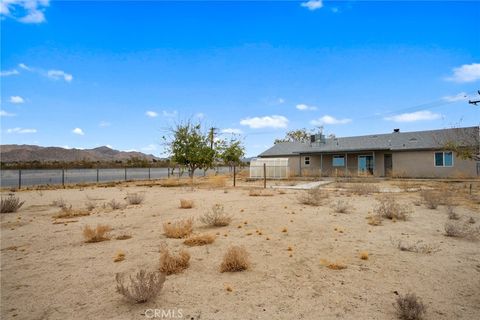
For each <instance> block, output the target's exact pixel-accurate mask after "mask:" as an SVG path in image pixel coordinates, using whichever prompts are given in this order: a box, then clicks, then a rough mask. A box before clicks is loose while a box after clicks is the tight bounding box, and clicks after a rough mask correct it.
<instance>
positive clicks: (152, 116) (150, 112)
mask: <svg viewBox="0 0 480 320" xmlns="http://www.w3.org/2000/svg"><path fill="white" fill-rule="evenodd" d="M145 115H146V116H147V117H150V118H155V117H158V113H156V112H155V111H147V112H145Z"/></svg>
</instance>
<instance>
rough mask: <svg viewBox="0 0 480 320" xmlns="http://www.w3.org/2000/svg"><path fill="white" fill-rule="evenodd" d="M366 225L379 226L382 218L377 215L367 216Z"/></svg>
mask: <svg viewBox="0 0 480 320" xmlns="http://www.w3.org/2000/svg"><path fill="white" fill-rule="evenodd" d="M367 223H368V224H369V225H371V226H381V225H382V218H381V217H380V216H378V215H369V216H367Z"/></svg>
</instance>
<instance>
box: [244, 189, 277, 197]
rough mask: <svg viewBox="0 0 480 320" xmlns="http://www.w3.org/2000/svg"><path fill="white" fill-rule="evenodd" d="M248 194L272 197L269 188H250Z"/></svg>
mask: <svg viewBox="0 0 480 320" xmlns="http://www.w3.org/2000/svg"><path fill="white" fill-rule="evenodd" d="M248 195H249V196H250V197H272V196H273V192H272V191H270V190H264V189H250V191H249V192H248Z"/></svg>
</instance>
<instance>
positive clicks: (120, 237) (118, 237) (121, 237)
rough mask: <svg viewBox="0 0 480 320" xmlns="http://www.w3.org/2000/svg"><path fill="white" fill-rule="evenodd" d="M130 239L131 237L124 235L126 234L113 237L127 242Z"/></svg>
mask: <svg viewBox="0 0 480 320" xmlns="http://www.w3.org/2000/svg"><path fill="white" fill-rule="evenodd" d="M131 238H132V236H131V235H129V234H126V233H124V234H120V235H118V236H116V237H115V239H116V240H128V239H131Z"/></svg>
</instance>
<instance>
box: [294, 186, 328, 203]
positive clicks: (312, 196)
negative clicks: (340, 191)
mask: <svg viewBox="0 0 480 320" xmlns="http://www.w3.org/2000/svg"><path fill="white" fill-rule="evenodd" d="M327 198H328V193H326V192H323V191H322V190H321V189H319V188H313V189H309V190H307V191H305V192H302V193H301V194H300V195H299V197H298V201H299V202H300V203H301V204H307V205H310V206H320V205H321V204H322V202H323V201H324V200H325V199H327Z"/></svg>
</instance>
